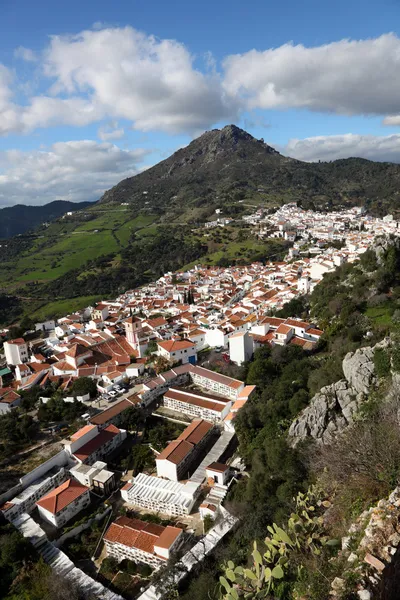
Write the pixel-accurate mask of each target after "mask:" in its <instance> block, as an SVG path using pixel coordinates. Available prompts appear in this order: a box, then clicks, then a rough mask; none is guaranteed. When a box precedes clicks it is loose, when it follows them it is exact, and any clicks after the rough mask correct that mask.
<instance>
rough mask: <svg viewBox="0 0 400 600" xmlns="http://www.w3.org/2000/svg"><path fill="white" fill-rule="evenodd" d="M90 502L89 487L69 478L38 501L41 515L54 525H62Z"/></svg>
mask: <svg viewBox="0 0 400 600" xmlns="http://www.w3.org/2000/svg"><path fill="white" fill-rule="evenodd" d="M89 504H90V493H89V488H88V487H86V486H85V485H82V484H81V483H79V481H75V479H68V480H67V481H65V482H64V483H62V484H61V485H59V486H58V487H57V488H56V489H55V490H52V491H51V492H49V493H48V494H46V496H43V498H40V500H38V501H37V502H36V506H37V507H38V510H39V515H40V517H41V518H42V519H43V520H44V521H47V522H48V523H50V524H51V525H54V527H62V526H63V525H65V523H67V522H68V521H69V520H70V519H72V517H74V516H75V515H77V514H78V513H79V512H80V511H81V510H83V509H84V508H86V507H87V506H89Z"/></svg>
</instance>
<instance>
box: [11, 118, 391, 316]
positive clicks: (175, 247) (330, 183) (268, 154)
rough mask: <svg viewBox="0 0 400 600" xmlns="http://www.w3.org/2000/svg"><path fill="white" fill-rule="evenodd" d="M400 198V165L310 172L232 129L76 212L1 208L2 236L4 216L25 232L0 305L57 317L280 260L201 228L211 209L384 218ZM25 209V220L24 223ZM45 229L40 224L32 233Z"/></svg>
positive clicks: (360, 162) (201, 140) (230, 233)
mask: <svg viewBox="0 0 400 600" xmlns="http://www.w3.org/2000/svg"><path fill="white" fill-rule="evenodd" d="M398 190H400V165H397V164H392V163H379V162H372V161H368V160H364V159H360V158H348V159H345V160H337V161H333V162H328V163H306V162H302V161H299V160H295V159H293V158H288V157H285V156H283V155H282V154H280V153H279V152H277V151H276V150H275V149H274V148H272V147H271V146H269V145H268V144H266V143H265V142H264V140H257V139H255V138H254V137H253V136H251V135H250V134H249V133H246V132H245V131H243V130H242V129H239V128H238V127H236V126H235V125H228V126H227V127H224V128H223V129H221V130H218V129H215V130H212V131H208V132H206V133H204V134H203V135H201V136H200V137H198V138H197V139H195V140H193V141H192V142H191V143H190V144H189V145H188V146H187V147H185V148H181V149H179V150H178V151H177V152H175V153H174V154H172V156H170V157H169V158H167V159H166V160H163V161H161V162H160V163H158V164H157V165H155V166H153V167H151V168H149V169H147V170H146V171H144V172H142V173H140V174H139V175H136V176H134V177H130V178H128V179H125V180H123V181H121V182H120V183H119V184H117V185H116V186H114V187H113V188H112V189H110V190H109V191H107V192H106V193H105V194H104V195H103V196H102V198H100V200H99V201H98V202H95V203H93V204H91V205H90V204H89V203H85V204H84V206H85V208H83V209H82V204H81V205H77V204H70V203H62V202H56V203H51V204H50V205H47V206H44V207H24V208H21V209H20V208H19V207H13V208H11V209H3V210H2V211H1V212H0V228H3V231H2V233H0V237H4V235H8V234H9V233H10V232H11V226H10V225H8V226H7V225H6V226H5V225H4V223H5V219H4V216H5V215H7V214H9V212H10V211H11V214H12V215H13V214H15V212H18V219H19V220H21V217H24V218H23V219H22V220H23V223H22V225H21V227H22V228H23V227H25V229H26V228H27V227H29V232H26V233H24V234H22V235H18V236H14V237H10V238H9V239H8V240H7V243H0V295H1V293H2V292H6V293H13V294H15V295H16V296H17V297H18V298H20V299H21V302H22V303H25V302H29V311H30V312H34V310H36V309H37V307H38V305H39V306H42V308H43V312H42V313H41V314H42V315H45V316H51V315H54V314H65V313H67V312H68V311H71V310H74V308H78V304H79V303H81V304H83V305H87V304H88V303H89V302H91V301H93V300H94V297H96V298H97V297H98V296H100V297H102V296H104V297H110V296H113V295H116V294H117V293H118V292H122V291H124V290H126V289H129V288H133V287H135V286H138V285H141V284H143V283H144V282H147V281H152V280H154V279H156V278H157V277H159V276H160V275H161V274H162V273H163V272H166V271H174V270H177V269H179V268H180V267H182V266H183V265H186V264H188V263H189V264H192V263H193V262H196V261H201V262H203V263H205V264H221V265H223V264H229V263H233V262H235V261H242V262H249V261H252V260H266V259H268V258H271V257H275V258H276V257H278V256H280V255H282V253H284V252H285V248H284V247H283V246H282V244H281V243H279V240H278V241H277V240H274V241H271V240H269V241H267V242H263V241H260V240H257V239H256V238H255V237H254V236H252V235H251V234H250V233H249V231H248V230H246V229H243V228H241V227H240V223H236V224H235V227H230V228H228V229H224V230H221V229H220V228H218V230H214V231H207V232H205V231H204V230H202V229H201V228H198V225H200V224H202V223H204V222H205V221H207V220H210V219H211V220H212V219H214V218H215V214H216V212H215V211H216V209H220V210H221V211H222V214H223V215H224V216H228V215H231V216H233V217H235V218H240V216H241V215H242V214H244V213H246V212H247V213H250V212H252V211H254V210H255V208H257V207H259V206H263V207H265V208H267V209H273V208H274V207H277V206H280V205H282V204H283V203H286V202H298V203H299V204H300V205H301V206H303V207H304V208H314V209H319V210H326V209H328V210H330V209H332V208H339V207H343V206H353V205H364V206H366V207H367V208H368V209H369V210H370V211H371V212H372V213H375V214H379V215H384V214H386V213H388V212H394V213H396V212H397V213H398V212H399V207H398V194H399V191H398ZM54 205H56V206H57V207H59V213H58V214H61V215H64V214H65V212H68V210H71V209H73V210H75V211H76V212H74V214H73V215H72V216H69V217H67V218H54V217H56V214H57V213H56V211H55V210H54V208H52V207H54ZM49 207H50V208H49ZM25 209H26V210H27V211H33V213H32V216H31V217H30V218H29V224H26V220H27V218H26V217H25V216H24V213H25ZM7 211H8V212H7ZM42 211H43V212H42ZM3 215H4V216H3ZM52 218H54V220H52V221H51V222H49V221H50V219H52ZM43 221H46V222H47V224H46V225H39V226H37V227H36V229H33V230H32V227H33V226H34V224H35V223H43ZM4 227H6V229H5V230H4ZM7 227H8V228H7ZM0 231H1V230H0ZM18 231H21V229H18ZM71 298H73V299H74V301H73V302H72V301H70V299H71ZM41 310H42V309H41Z"/></svg>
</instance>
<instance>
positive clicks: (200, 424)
mask: <svg viewBox="0 0 400 600" xmlns="http://www.w3.org/2000/svg"><path fill="white" fill-rule="evenodd" d="M212 428H213V424H212V423H209V422H208V421H204V419H195V420H194V421H192V422H191V423H190V425H189V427H186V429H185V430H184V431H182V433H181V434H180V436H179V437H178V438H177V439H178V440H186V441H187V442H190V443H191V444H198V443H199V442H201V440H202V439H203V438H204V436H205V435H206V434H207V433H208V432H209V431H210V429H212Z"/></svg>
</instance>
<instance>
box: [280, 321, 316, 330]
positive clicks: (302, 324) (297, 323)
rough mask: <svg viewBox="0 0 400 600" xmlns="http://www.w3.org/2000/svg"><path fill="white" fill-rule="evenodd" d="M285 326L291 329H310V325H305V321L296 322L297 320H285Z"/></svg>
mask: <svg viewBox="0 0 400 600" xmlns="http://www.w3.org/2000/svg"><path fill="white" fill-rule="evenodd" d="M285 324H286V325H290V326H291V327H302V328H303V329H307V328H308V327H310V323H306V322H305V321H297V319H286V321H285Z"/></svg>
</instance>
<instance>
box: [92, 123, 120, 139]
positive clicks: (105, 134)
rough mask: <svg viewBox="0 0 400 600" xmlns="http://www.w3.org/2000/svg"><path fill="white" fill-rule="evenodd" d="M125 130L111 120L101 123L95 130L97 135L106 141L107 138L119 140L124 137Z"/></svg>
mask: <svg viewBox="0 0 400 600" xmlns="http://www.w3.org/2000/svg"><path fill="white" fill-rule="evenodd" d="M124 135H125V131H124V129H123V128H122V127H118V122H117V121H112V122H111V123H108V124H106V125H102V126H101V127H99V129H98V130H97V137H98V138H99V139H100V140H103V142H107V141H109V140H120V139H121V138H122V137H124Z"/></svg>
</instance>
